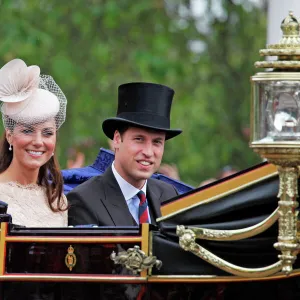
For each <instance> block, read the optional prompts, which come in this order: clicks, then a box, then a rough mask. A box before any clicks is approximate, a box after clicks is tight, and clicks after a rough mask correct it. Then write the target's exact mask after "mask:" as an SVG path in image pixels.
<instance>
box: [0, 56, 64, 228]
mask: <svg viewBox="0 0 300 300" xmlns="http://www.w3.org/2000/svg"><path fill="white" fill-rule="evenodd" d="M0 101H2V105H1V113H2V119H3V124H4V128H5V133H4V136H3V138H2V141H1V142H0V200H2V201H4V202H6V203H7V204H8V210H7V213H8V214H11V216H12V221H13V223H14V224H19V225H25V226H26V227H59V226H66V225H67V201H66V197H65V196H64V195H63V180H62V176H61V173H60V169H59V165H58V162H57V159H56V157H55V146H56V132H57V130H58V128H59V127H60V126H61V125H62V124H63V122H64V121H65V115H66V105H67V99H66V97H65V95H64V94H63V92H62V91H61V90H60V88H59V87H58V86H57V85H56V83H55V82H54V80H53V79H52V77H51V76H47V75H40V68H39V67H38V66H30V67H27V65H26V64H25V63H24V62H23V61H22V60H20V59H14V60H12V61H10V62H8V63H7V64H6V65H5V66H3V67H2V68H1V69H0Z"/></svg>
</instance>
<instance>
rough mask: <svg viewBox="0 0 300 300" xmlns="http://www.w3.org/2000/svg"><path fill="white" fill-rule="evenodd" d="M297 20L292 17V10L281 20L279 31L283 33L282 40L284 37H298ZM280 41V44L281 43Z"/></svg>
mask: <svg viewBox="0 0 300 300" xmlns="http://www.w3.org/2000/svg"><path fill="white" fill-rule="evenodd" d="M299 24H300V22H299V20H298V19H297V18H296V17H294V13H293V11H292V10H290V11H289V15H288V16H287V17H286V18H284V19H283V21H282V22H281V26H280V27H281V30H282V32H283V38H282V40H283V39H284V37H285V36H294V35H296V36H298V35H299ZM282 40H281V41H280V42H282Z"/></svg>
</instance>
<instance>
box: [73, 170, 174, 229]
mask: <svg viewBox="0 0 300 300" xmlns="http://www.w3.org/2000/svg"><path fill="white" fill-rule="evenodd" d="M177 195H178V193H177V191H176V189H175V188H174V187H173V186H172V185H170V184H167V183H165V182H163V181H160V180H156V179H152V178H150V179H148V181H147V191H146V196H147V200H148V205H149V211H150V217H151V223H152V224H156V223H155V219H156V218H158V217H160V216H161V212H160V205H161V203H162V202H163V201H166V200H168V199H170V198H173V197H175V196H177ZM67 199H68V201H69V204H70V209H69V212H68V215H69V225H85V224H96V225H98V226H131V225H136V223H135V221H134V219H133V217H132V215H131V213H130V211H129V208H128V206H127V203H126V200H125V198H124V196H123V194H122V191H121V189H120V187H119V184H118V182H117V180H116V178H115V176H114V174H113V172H112V169H111V167H109V168H108V169H107V170H106V171H105V173H104V174H103V175H100V176H95V177H93V178H91V179H89V180H88V181H86V182H84V183H82V184H80V185H79V186H77V187H76V188H74V189H73V190H72V191H70V192H69V193H68V194H67Z"/></svg>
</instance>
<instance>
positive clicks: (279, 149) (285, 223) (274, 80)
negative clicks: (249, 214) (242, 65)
mask: <svg viewBox="0 0 300 300" xmlns="http://www.w3.org/2000/svg"><path fill="white" fill-rule="evenodd" d="M281 30H282V33H283V35H282V38H281V40H280V41H279V43H278V44H273V45H268V46H267V49H262V50H260V52H259V53H260V55H261V56H275V57H276V58H275V59H274V60H271V59H269V60H265V61H258V62H256V63H255V67H257V68H264V69H265V71H264V72H259V73H256V74H255V75H254V76H252V77H251V86H252V93H251V94H252V95H251V104H252V108H251V140H250V147H251V148H253V150H254V151H255V152H257V153H259V154H260V156H261V157H263V158H264V159H267V160H268V161H269V162H270V163H272V164H274V165H276V167H277V169H278V173H279V192H278V198H280V199H279V202H278V205H279V210H278V213H279V234H278V242H277V243H275V244H274V247H275V248H276V249H277V250H279V251H280V252H281V254H279V259H280V260H281V262H282V271H283V272H285V273H286V274H289V273H290V272H291V271H292V269H293V263H294V261H295V260H296V258H297V253H298V249H299V243H298V239H297V214H298V211H297V209H296V208H297V207H298V202H297V197H298V174H299V165H300V36H299V30H300V20H299V19H297V18H296V17H295V16H294V15H293V12H290V13H289V15H288V16H287V17H286V18H285V19H284V20H283V21H282V23H281Z"/></svg>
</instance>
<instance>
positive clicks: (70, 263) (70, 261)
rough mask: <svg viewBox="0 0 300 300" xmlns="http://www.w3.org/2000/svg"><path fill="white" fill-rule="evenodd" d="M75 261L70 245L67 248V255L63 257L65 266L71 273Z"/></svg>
mask: <svg viewBox="0 0 300 300" xmlns="http://www.w3.org/2000/svg"><path fill="white" fill-rule="evenodd" d="M76 261H77V259H76V255H75V253H74V248H73V247H72V245H70V247H69V248H68V253H67V255H66V257H65V264H66V266H67V268H68V269H69V270H70V271H72V269H73V268H74V267H75V266H76Z"/></svg>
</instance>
